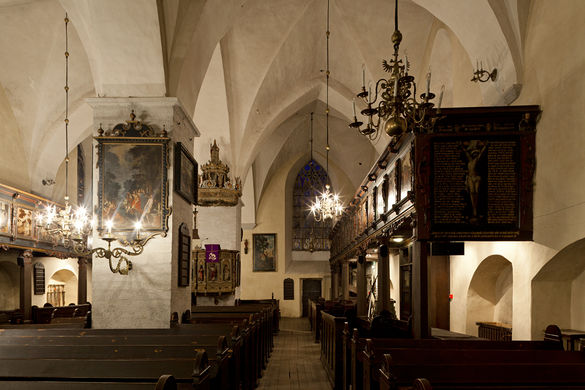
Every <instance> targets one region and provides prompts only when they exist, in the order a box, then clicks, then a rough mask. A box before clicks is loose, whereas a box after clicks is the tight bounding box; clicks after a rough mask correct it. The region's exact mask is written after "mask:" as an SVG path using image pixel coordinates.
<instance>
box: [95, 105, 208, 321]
mask: <svg viewBox="0 0 585 390" xmlns="http://www.w3.org/2000/svg"><path fill="white" fill-rule="evenodd" d="M86 101H87V103H88V104H89V106H90V107H91V108H92V110H93V135H97V133H98V129H99V128H100V126H101V128H102V129H103V130H104V131H105V132H106V133H108V132H111V131H112V129H113V128H114V126H116V125H117V124H120V123H121V124H126V123H127V121H128V120H129V119H130V113H131V111H132V110H134V113H135V114H136V120H138V121H140V122H141V124H142V125H147V126H149V127H151V128H152V129H153V131H154V133H155V134H156V135H160V134H161V133H162V131H163V128H164V129H165V130H166V131H167V134H168V135H167V136H168V138H170V140H169V143H168V149H167V151H168V154H167V156H168V158H167V162H168V166H167V170H166V172H163V174H166V177H167V181H166V183H164V187H163V188H164V189H166V190H167V199H168V200H167V202H168V207H169V208H171V209H172V213H171V215H170V216H169V217H168V231H167V233H166V236H164V237H163V236H160V235H159V236H155V237H154V238H152V239H151V240H150V241H149V242H148V243H147V244H146V245H145V247H144V251H143V252H142V253H141V254H140V255H138V256H132V257H129V259H130V260H131V261H132V269H131V270H130V272H129V273H128V275H120V274H119V273H112V272H111V271H110V268H109V266H108V260H107V259H103V258H98V257H97V256H96V255H94V257H93V259H92V262H93V266H92V302H91V303H92V326H93V327H94V328H98V329H99V328H169V327H170V320H171V314H172V313H173V312H177V313H178V314H179V315H181V313H183V312H184V311H186V310H188V309H191V288H190V286H187V287H183V286H179V283H178V275H179V272H178V267H179V262H178V246H179V238H178V237H179V233H178V229H179V226H180V225H181V224H182V223H185V224H186V226H187V228H188V230H189V231H192V229H193V205H192V203H191V202H189V201H188V200H186V199H184V198H183V197H182V196H180V195H179V194H178V193H177V192H176V191H174V175H173V168H174V161H175V160H174V157H175V155H174V153H175V145H176V142H181V144H182V145H183V147H185V148H186V149H187V151H188V152H189V153H190V154H191V155H192V154H193V145H194V138H195V137H198V136H199V132H198V131H197V129H196V128H195V125H194V124H193V121H192V120H191V119H190V115H187V114H186V113H185V110H184V108H183V107H182V105H181V103H180V102H179V100H178V99H177V98H174V97H150V98H148V97H142V98H140V97H133V98H89V99H87V100H86ZM94 145H97V141H94ZM95 150H96V151H95V154H94V161H96V162H98V161H99V157H100V156H98V154H97V148H95ZM144 173H145V174H148V172H144ZM93 177H94V181H93V189H94V190H93V204H94V205H95V206H97V205H98V188H100V182H99V179H100V172H99V168H98V167H96V166H94V173H93ZM153 191H154V189H153ZM125 195H126V192H125V190H124V187H123V184H121V185H120V190H119V194H118V196H119V197H120V202H122V201H123V199H124V198H123V197H124V196H125ZM163 202H164V200H163ZM142 207H145V206H144V203H143V206H142ZM114 230H115V229H114ZM123 234H124V233H123V232H119V233H118V235H123ZM93 247H94V248H96V247H106V248H107V243H106V242H105V241H103V240H102V239H101V238H100V236H99V232H98V230H97V229H95V230H94V235H93ZM116 247H123V245H122V244H121V243H120V242H119V241H114V242H112V248H116ZM125 248H126V249H129V248H128V247H125ZM115 265H116V262H114V266H115Z"/></svg>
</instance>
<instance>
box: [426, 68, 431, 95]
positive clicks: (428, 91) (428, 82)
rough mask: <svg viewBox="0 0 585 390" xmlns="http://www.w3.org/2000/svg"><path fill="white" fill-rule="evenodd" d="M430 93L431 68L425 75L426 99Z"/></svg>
mask: <svg viewBox="0 0 585 390" xmlns="http://www.w3.org/2000/svg"><path fill="white" fill-rule="evenodd" d="M430 93H431V68H429V73H427V96H426V98H427V99H428V98H429V95H430Z"/></svg>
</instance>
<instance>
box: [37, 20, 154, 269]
mask: <svg viewBox="0 0 585 390" xmlns="http://www.w3.org/2000/svg"><path fill="white" fill-rule="evenodd" d="M68 24H69V18H68V16H67V14H65V198H64V199H65V205H64V207H63V208H59V209H58V208H57V207H56V206H55V205H47V206H45V208H44V210H43V211H42V212H40V213H39V217H38V219H37V221H36V222H37V226H38V227H39V228H41V229H44V230H45V231H46V232H47V233H49V234H50V235H51V237H52V238H53V244H54V245H62V246H63V247H65V248H66V249H71V250H72V251H73V252H74V253H75V254H76V255H78V256H83V257H89V256H91V255H93V254H95V255H96V256H97V257H98V258H105V259H108V262H109V267H110V271H112V273H119V274H121V275H128V272H129V271H130V270H131V269H132V262H131V261H130V260H129V259H128V257H129V256H138V255H140V254H141V253H142V252H143V250H144V246H145V245H146V243H148V241H150V239H152V238H153V237H154V236H156V235H158V234H161V233H154V234H151V235H148V236H144V237H141V229H142V223H141V221H136V223H135V225H134V229H135V230H134V237H133V238H132V240H130V241H129V240H128V239H123V238H119V237H115V236H114V235H113V234H112V228H113V226H114V222H113V221H112V220H109V221H106V229H107V232H106V233H105V234H104V235H101V236H100V238H101V239H102V240H104V241H106V242H107V243H108V247H107V248H102V247H97V248H93V249H92V245H91V235H92V234H93V229H94V227H95V218H94V217H93V216H91V215H90V214H89V213H88V211H87V209H86V208H85V207H83V206H78V207H74V206H73V205H72V204H71V203H70V202H69V38H68ZM116 240H118V241H120V243H121V244H122V245H124V246H127V247H130V249H126V248H123V247H118V248H112V242H114V241H116ZM116 259H117V264H116V266H114V265H113V262H112V261H115V260H116Z"/></svg>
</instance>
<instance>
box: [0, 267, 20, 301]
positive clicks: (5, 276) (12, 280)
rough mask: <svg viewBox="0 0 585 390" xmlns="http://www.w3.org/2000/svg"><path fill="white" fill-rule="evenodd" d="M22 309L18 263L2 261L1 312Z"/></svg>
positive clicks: (0, 268)
mask: <svg viewBox="0 0 585 390" xmlns="http://www.w3.org/2000/svg"><path fill="white" fill-rule="evenodd" d="M19 307H20V272H19V269H18V265H16V263H11V262H8V261H0V310H14V309H18V308H19Z"/></svg>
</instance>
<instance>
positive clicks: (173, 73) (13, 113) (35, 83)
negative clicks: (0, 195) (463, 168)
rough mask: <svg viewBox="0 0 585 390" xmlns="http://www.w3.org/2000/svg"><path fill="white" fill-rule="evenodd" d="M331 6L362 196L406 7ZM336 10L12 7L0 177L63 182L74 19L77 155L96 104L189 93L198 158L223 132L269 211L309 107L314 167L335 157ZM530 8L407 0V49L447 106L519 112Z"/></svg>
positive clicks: (298, 2)
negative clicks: (510, 107)
mask: <svg viewBox="0 0 585 390" xmlns="http://www.w3.org/2000/svg"><path fill="white" fill-rule="evenodd" d="M330 1H331V27H330V30H331V37H330V59H331V60H330V61H331V62H330V68H331V79H330V92H329V104H330V106H331V117H330V121H329V127H330V138H331V146H332V151H331V153H330V166H331V169H332V170H336V171H337V173H336V175H332V176H337V177H339V183H338V184H339V185H340V186H341V187H343V189H341V190H342V192H344V193H345V194H346V195H348V196H351V195H352V194H353V191H354V190H355V188H356V187H357V186H358V185H359V182H360V180H361V178H362V177H363V176H364V175H365V174H366V173H367V170H368V169H369V167H370V166H371V165H372V164H373V162H374V161H375V159H376V158H377V156H378V155H379V153H380V152H381V151H382V149H383V148H384V146H385V145H386V143H387V142H388V138H387V137H386V135H383V136H382V137H381V138H380V139H379V140H377V141H375V142H370V141H369V140H366V139H365V138H363V137H361V136H358V135H357V134H356V133H355V131H353V130H351V129H349V128H348V127H347V123H348V122H349V121H350V115H352V107H351V105H352V99H353V97H354V94H355V92H357V91H358V90H359V88H360V87H361V84H362V81H361V78H362V66H365V69H366V78H367V80H377V79H378V78H380V77H382V76H383V70H382V68H381V60H382V59H383V58H389V57H390V55H391V50H392V47H391V44H390V36H391V34H392V31H393V27H394V26H393V16H394V10H393V7H394V2H393V1H391V0H330ZM326 7H327V1H326V0H159V1H157V0H132V1H129V0H123V1H120V0H99V1H97V0H60V1H58V0H38V1H31V0H0V58H1V59H2V61H0V129H1V130H2V135H3V142H2V145H0V153H1V154H0V156H1V157H0V158H1V159H2V168H0V174H1V175H0V181H3V182H7V184H12V185H15V186H19V187H20V188H24V189H28V190H32V191H34V192H37V193H41V194H44V195H47V196H50V195H51V192H50V191H51V190H49V189H47V188H46V187H44V186H43V185H42V184H41V180H42V179H44V178H54V177H55V176H56V174H57V171H58V169H59V167H60V165H61V164H62V162H63V155H64V153H65V146H64V131H63V122H62V121H63V118H64V92H63V86H64V57H63V52H64V24H63V17H64V15H65V12H67V13H68V14H69V17H70V19H71V24H70V27H71V28H70V34H69V36H70V42H69V46H70V48H69V51H70V52H71V56H70V86H71V99H70V111H71V113H70V118H71V126H70V129H71V136H70V137H71V142H70V143H71V145H70V148H71V149H73V148H74V147H75V145H76V144H77V143H79V142H81V141H83V140H84V139H86V138H87V137H88V136H90V135H91V134H92V133H93V132H94V124H93V123H92V115H91V111H90V109H89V107H88V106H87V104H85V102H84V99H85V98H86V97H90V96H108V97H114V96H135V97H141V96H165V95H166V96H177V97H178V98H179V99H180V100H181V102H182V103H183V105H184V107H185V108H186V110H187V112H188V113H189V114H190V115H192V117H193V120H194V122H195V124H196V125H197V126H198V128H199V130H200V132H201V134H202V136H201V138H200V139H197V140H196V141H195V155H196V158H197V159H198V160H200V161H201V162H204V161H206V160H207V159H208V157H209V154H208V153H209V152H208V148H209V143H211V142H213V139H217V141H218V144H219V145H220V148H221V149H222V151H221V157H222V158H223V159H224V160H225V161H227V162H228V163H229V164H230V166H231V168H232V172H234V174H235V175H237V176H241V177H242V178H244V179H246V178H250V179H249V180H248V179H246V182H245V183H244V186H245V188H246V189H247V191H252V192H253V197H254V199H255V203H256V204H257V202H258V201H259V200H260V199H261V195H262V191H263V188H265V185H266V183H267V181H268V180H270V177H271V174H272V173H273V172H275V170H276V169H277V168H278V166H280V164H284V163H285V162H286V161H288V160H290V159H298V158H308V150H309V144H308V142H309V132H308V129H309V119H308V118H309V113H310V112H311V111H314V112H315V113H316V117H315V118H316V119H315V142H314V148H315V154H316V158H317V160H318V161H319V160H320V161H323V159H324V144H325V140H324V138H325V136H324V131H325V119H324V111H325V105H324V102H325V100H326V98H325V96H326V91H325V77H324V73H323V72H322V70H323V69H325V42H326V39H325V28H326V24H325V21H326ZM529 8H530V0H401V1H400V4H399V17H400V18H399V23H400V24H399V27H400V30H401V31H402V33H403V36H404V40H403V43H402V45H401V52H402V54H403V55H404V54H406V55H407V56H408V59H409V62H410V64H411V74H414V75H415V77H416V78H417V80H419V81H420V80H422V79H424V77H425V74H426V73H427V72H428V70H429V68H430V69H431V72H432V75H433V76H432V84H431V87H432V89H433V90H435V91H438V90H439V89H440V87H441V85H445V98H444V100H443V104H444V105H447V106H463V105H482V104H487V105H492V104H506V103H509V102H510V101H512V100H513V99H514V98H515V96H517V92H518V90H519V88H520V86H521V84H522V74H521V73H522V45H523V42H524V36H525V26H526V22H527V18H528V11H529ZM476 60H481V61H482V62H483V65H484V67H486V68H487V67H490V68H493V67H497V68H498V79H497V81H496V82H495V83H486V84H481V85H477V84H475V83H471V82H470V81H469V79H470V78H471V76H472V72H473V66H474V65H475V62H476ZM472 64H473V65H472ZM358 106H359V104H358ZM121 119H124V118H121ZM61 151H62V152H61ZM299 156H300V157H299ZM333 184H334V186H335V184H336V183H335V182H334V183H333Z"/></svg>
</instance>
